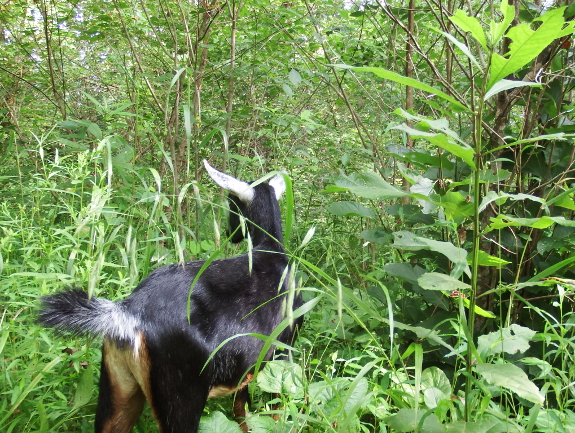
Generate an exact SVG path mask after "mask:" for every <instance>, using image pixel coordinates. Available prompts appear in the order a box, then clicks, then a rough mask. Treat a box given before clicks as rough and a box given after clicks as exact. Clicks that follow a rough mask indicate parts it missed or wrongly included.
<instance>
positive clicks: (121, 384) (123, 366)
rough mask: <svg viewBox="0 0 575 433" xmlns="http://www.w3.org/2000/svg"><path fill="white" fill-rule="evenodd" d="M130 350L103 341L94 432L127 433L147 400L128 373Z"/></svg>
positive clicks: (130, 361) (130, 372) (129, 370)
mask: <svg viewBox="0 0 575 433" xmlns="http://www.w3.org/2000/svg"><path fill="white" fill-rule="evenodd" d="M133 356H134V355H133V354H132V351H131V350H130V349H118V348H117V347H116V345H115V343H112V342H105V343H104V348H103V352H102V367H101V372H100V394H99V396H98V407H97V409H96V429H95V430H96V433H129V432H131V431H132V428H133V427H134V424H135V423H136V421H137V420H138V418H139V416H140V414H141V413H142V409H143V407H144V402H145V401H146V398H145V396H144V392H143V391H142V388H141V387H140V385H139V384H138V380H137V379H136V377H135V376H134V374H133V373H132V370H131V368H130V367H131V366H130V364H131V363H133V361H132V359H130V358H129V357H133Z"/></svg>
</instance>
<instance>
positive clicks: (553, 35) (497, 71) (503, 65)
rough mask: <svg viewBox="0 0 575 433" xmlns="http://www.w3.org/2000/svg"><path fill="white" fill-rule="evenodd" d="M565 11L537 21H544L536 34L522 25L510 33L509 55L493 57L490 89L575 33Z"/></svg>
mask: <svg viewBox="0 0 575 433" xmlns="http://www.w3.org/2000/svg"><path fill="white" fill-rule="evenodd" d="M564 10H565V8H564V7H561V8H557V9H552V10H549V11H547V12H546V13H545V14H543V15H541V16H540V17H538V18H535V19H534V20H533V22H536V21H541V25H540V26H539V27H538V28H537V30H535V31H534V30H531V27H530V25H529V24H520V25H518V26H515V27H512V28H511V29H509V31H508V32H507V34H506V36H507V37H509V38H510V39H511V40H512V42H511V44H510V45H509V52H508V53H507V54H506V55H505V57H504V56H501V55H499V54H496V53H495V54H493V57H492V59H491V67H490V70H489V81H488V83H487V88H491V87H492V86H493V85H494V84H495V83H497V82H498V81H499V80H501V79H503V78H505V77H507V76H508V75H511V74H513V73H515V72H517V71H518V70H519V69H521V68H523V67H524V66H525V65H527V64H528V63H529V62H531V61H532V60H534V59H535V58H536V57H537V56H538V55H539V54H540V53H541V51H543V50H544V49H545V48H546V47H548V46H549V44H551V43H552V42H553V41H554V40H555V39H558V38H560V37H563V36H567V35H570V34H572V33H573V32H575V22H569V23H565V20H564V19H563V11H564Z"/></svg>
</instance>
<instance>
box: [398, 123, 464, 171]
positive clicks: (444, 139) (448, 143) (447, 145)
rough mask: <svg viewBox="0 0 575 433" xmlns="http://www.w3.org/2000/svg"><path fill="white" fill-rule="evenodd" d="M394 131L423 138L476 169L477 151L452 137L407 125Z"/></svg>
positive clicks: (400, 126) (399, 126)
mask: <svg viewBox="0 0 575 433" xmlns="http://www.w3.org/2000/svg"><path fill="white" fill-rule="evenodd" d="M393 129H399V130H401V131H404V132H406V133H407V134H409V135H411V136H412V137H413V138H422V139H425V140H427V141H429V142H430V143H431V144H434V145H436V146H438V147H441V148H442V149H445V150H447V151H448V152H450V153H452V154H453V155H455V156H458V157H459V158H461V159H462V160H463V161H464V162H465V163H466V164H467V165H469V167H471V168H472V169H475V162H474V160H473V158H474V155H475V151H474V150H473V148H471V147H470V146H468V145H466V144H463V143H462V144H459V143H457V142H456V141H455V140H454V139H453V138H452V137H450V136H448V135H446V134H444V133H432V132H425V131H420V130H418V129H414V128H411V127H409V126H407V125H405V124H402V125H397V126H394V127H393Z"/></svg>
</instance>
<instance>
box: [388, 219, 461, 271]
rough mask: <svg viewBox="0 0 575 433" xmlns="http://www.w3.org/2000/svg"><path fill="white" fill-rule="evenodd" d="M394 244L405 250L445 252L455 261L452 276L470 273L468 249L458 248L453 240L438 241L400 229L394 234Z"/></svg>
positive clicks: (444, 253) (446, 255)
mask: <svg viewBox="0 0 575 433" xmlns="http://www.w3.org/2000/svg"><path fill="white" fill-rule="evenodd" d="M393 236H394V242H393V246H394V247H395V248H398V249H403V250H411V251H417V250H427V249H428V250H431V251H436V252H438V253H440V254H443V255H444V256H445V257H447V258H448V259H449V260H451V261H452V262H453V263H454V265H455V266H454V268H453V271H452V272H451V276H452V277H453V278H458V277H460V276H461V274H463V272H465V273H466V274H468V275H469V272H470V271H469V266H468V265H467V251H466V250H464V249H463V248H458V247H456V246H455V245H453V244H452V243H451V242H442V241H436V240H433V239H428V238H424V237H421V236H416V235H415V234H413V233H411V232H408V231H403V230H402V231H399V232H396V233H394V234H393Z"/></svg>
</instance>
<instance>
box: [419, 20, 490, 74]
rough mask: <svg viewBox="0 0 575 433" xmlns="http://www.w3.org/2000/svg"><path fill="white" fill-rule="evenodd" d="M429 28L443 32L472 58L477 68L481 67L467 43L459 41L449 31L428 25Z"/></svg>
mask: <svg viewBox="0 0 575 433" xmlns="http://www.w3.org/2000/svg"><path fill="white" fill-rule="evenodd" d="M428 28H430V29H431V30H433V31H435V32H437V33H440V34H442V35H443V36H445V37H446V38H447V39H449V40H450V41H451V43H452V44H453V45H455V46H456V47H457V48H459V49H460V50H461V52H462V53H463V54H465V55H466V56H467V58H468V59H469V60H471V63H473V64H474V65H475V66H476V67H477V69H481V65H480V64H479V62H478V61H477V59H476V58H475V56H474V55H473V54H472V53H471V50H470V49H469V47H468V46H467V45H465V44H464V43H463V42H461V41H458V40H457V39H456V38H455V37H454V36H452V35H450V34H449V33H447V32H442V31H441V30H439V29H436V28H435V27H431V26H428Z"/></svg>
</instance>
